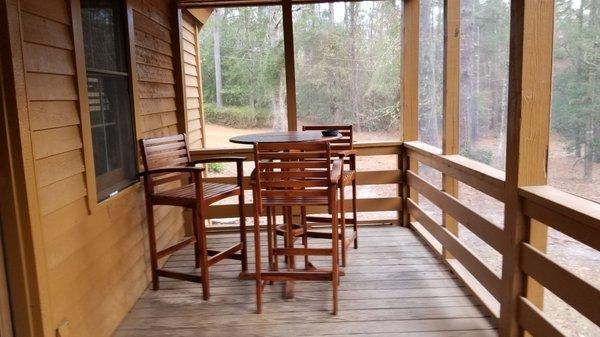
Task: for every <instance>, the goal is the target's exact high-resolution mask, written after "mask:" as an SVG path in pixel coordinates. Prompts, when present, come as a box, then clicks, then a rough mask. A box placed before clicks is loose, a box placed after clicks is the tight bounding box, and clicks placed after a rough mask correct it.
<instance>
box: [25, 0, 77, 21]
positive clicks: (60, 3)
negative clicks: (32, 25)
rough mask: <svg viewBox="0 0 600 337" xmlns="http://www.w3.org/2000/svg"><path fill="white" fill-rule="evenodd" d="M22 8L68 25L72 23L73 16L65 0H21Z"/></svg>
mask: <svg viewBox="0 0 600 337" xmlns="http://www.w3.org/2000/svg"><path fill="white" fill-rule="evenodd" d="M21 10H23V11H25V12H28V13H31V14H35V15H38V16H43V17H45V18H48V19H52V20H54V21H58V22H62V23H64V24H67V25H70V24H71V17H70V16H69V11H68V8H67V2H66V1H65V0H47V1H39V0H23V1H21Z"/></svg>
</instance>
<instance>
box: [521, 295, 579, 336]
mask: <svg viewBox="0 0 600 337" xmlns="http://www.w3.org/2000/svg"><path fill="white" fill-rule="evenodd" d="M518 315H519V316H518V320H519V323H520V324H521V325H522V326H523V329H525V330H527V331H528V332H530V333H531V334H533V335H534V336H544V337H565V336H568V333H566V332H563V331H561V330H560V329H559V328H557V327H556V326H555V325H554V324H553V323H552V322H551V321H550V319H549V318H548V317H547V316H546V315H545V314H544V312H543V311H542V310H540V309H539V308H537V307H536V306H535V305H534V304H533V303H531V302H530V301H529V300H528V299H526V298H524V297H521V298H519V308H518Z"/></svg>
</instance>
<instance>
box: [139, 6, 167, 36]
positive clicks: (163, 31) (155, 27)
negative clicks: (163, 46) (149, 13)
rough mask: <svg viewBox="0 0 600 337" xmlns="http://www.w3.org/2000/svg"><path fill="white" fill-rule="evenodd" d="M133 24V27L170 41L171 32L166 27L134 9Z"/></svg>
mask: <svg viewBox="0 0 600 337" xmlns="http://www.w3.org/2000/svg"><path fill="white" fill-rule="evenodd" d="M133 24H134V26H135V29H138V30H140V31H142V32H145V33H148V34H150V35H151V36H154V37H156V38H158V39H161V40H162V41H164V42H166V43H169V44H170V43H171V32H170V29H169V28H167V27H168V26H167V27H163V26H161V25H160V24H158V23H157V22H156V21H154V20H152V19H150V18H148V17H146V16H145V15H143V14H141V13H139V12H138V11H137V10H135V9H134V11H133Z"/></svg>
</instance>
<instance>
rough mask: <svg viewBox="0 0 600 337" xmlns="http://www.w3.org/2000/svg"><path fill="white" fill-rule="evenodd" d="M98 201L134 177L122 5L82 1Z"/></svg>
mask: <svg viewBox="0 0 600 337" xmlns="http://www.w3.org/2000/svg"><path fill="white" fill-rule="evenodd" d="M81 21H82V26H83V38H84V50H85V61H86V67H87V83H88V100H89V107H90V121H91V127H92V143H93V150H94V167H95V170H96V188H97V191H98V192H97V193H98V200H104V199H106V198H108V197H109V196H111V194H113V193H115V192H117V191H119V190H120V189H122V188H124V187H126V186H129V185H131V184H132V183H133V182H135V181H136V176H137V170H136V152H135V139H134V134H133V120H132V107H131V91H130V87H129V76H130V74H129V68H128V66H127V57H128V54H127V40H126V39H125V32H126V31H125V17H124V5H123V3H122V2H121V1H112V0H84V1H82V2H81Z"/></svg>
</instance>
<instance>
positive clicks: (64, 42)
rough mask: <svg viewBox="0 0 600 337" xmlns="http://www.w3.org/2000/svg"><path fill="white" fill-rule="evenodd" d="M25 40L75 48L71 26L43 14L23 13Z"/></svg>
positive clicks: (64, 47) (69, 48)
mask: <svg viewBox="0 0 600 337" xmlns="http://www.w3.org/2000/svg"><path fill="white" fill-rule="evenodd" d="M21 19H22V20H23V41H24V42H33V43H37V44H42V45H46V46H52V47H57V48H63V49H68V50H71V49H73V40H72V39H71V32H70V27H69V26H68V25H65V24H62V23H59V22H56V21H52V20H48V19H46V18H44V17H42V16H38V15H34V14H29V13H25V12H24V13H22V15H21Z"/></svg>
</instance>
